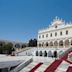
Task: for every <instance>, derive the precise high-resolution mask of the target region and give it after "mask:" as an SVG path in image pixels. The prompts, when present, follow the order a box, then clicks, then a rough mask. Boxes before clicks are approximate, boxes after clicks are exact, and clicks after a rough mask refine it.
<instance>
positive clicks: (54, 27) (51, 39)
mask: <svg viewBox="0 0 72 72" xmlns="http://www.w3.org/2000/svg"><path fill="white" fill-rule="evenodd" d="M71 46H72V23H71V22H70V23H66V22H65V21H64V20H62V19H60V18H59V17H55V19H53V21H52V22H51V23H50V24H49V26H48V27H47V28H45V29H42V30H39V31H38V47H44V48H46V47H47V48H68V47H71Z"/></svg>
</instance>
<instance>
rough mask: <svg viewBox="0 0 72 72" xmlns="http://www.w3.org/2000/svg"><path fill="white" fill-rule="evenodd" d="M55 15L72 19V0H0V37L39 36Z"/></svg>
mask: <svg viewBox="0 0 72 72" xmlns="http://www.w3.org/2000/svg"><path fill="white" fill-rule="evenodd" d="M55 16H59V17H60V18H63V19H64V20H66V21H68V22H69V21H72V0H0V39H3V40H4V39H5V40H13V41H20V42H26V41H28V40H29V39H31V38H37V32H38V30H39V29H41V28H44V27H47V26H48V25H49V24H50V22H51V21H52V19H53V18H55Z"/></svg>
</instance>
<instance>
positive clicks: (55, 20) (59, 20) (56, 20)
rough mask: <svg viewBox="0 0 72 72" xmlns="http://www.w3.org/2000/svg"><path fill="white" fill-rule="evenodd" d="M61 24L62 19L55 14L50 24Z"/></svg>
mask: <svg viewBox="0 0 72 72" xmlns="http://www.w3.org/2000/svg"><path fill="white" fill-rule="evenodd" d="M62 24H64V21H63V20H62V19H60V18H59V17H57V16H56V17H55V19H53V22H51V26H58V25H62Z"/></svg>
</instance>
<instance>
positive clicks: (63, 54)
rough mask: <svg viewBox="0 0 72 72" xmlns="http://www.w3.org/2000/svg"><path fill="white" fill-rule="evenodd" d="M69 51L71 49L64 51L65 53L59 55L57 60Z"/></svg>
mask: <svg viewBox="0 0 72 72" xmlns="http://www.w3.org/2000/svg"><path fill="white" fill-rule="evenodd" d="M71 50H72V47H71V48H69V49H68V50H66V51H65V52H64V53H62V54H61V55H59V58H61V57H63V56H64V54H66V53H68V52H69V51H71Z"/></svg>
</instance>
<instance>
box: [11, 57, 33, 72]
mask: <svg viewBox="0 0 72 72" xmlns="http://www.w3.org/2000/svg"><path fill="white" fill-rule="evenodd" d="M32 61H33V59H32V58H31V59H29V60H28V61H26V62H22V63H21V64H20V65H18V66H17V67H16V68H15V69H13V70H11V71H10V72H19V71H20V70H21V69H23V68H24V67H26V66H27V65H28V64H30V63H31V62H32Z"/></svg>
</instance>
